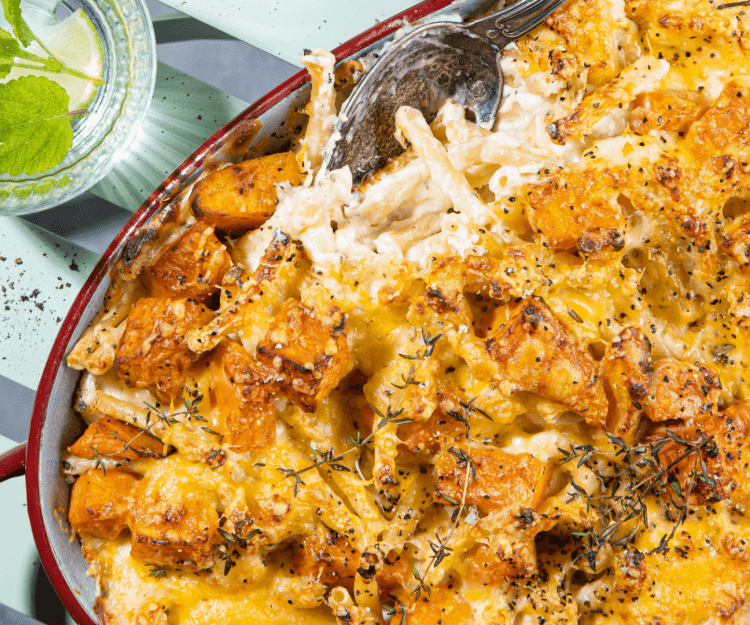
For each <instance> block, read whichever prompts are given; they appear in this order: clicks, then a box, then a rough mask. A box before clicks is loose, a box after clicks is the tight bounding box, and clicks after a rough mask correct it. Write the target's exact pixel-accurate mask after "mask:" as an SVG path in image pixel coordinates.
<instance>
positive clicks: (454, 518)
mask: <svg viewBox="0 0 750 625" xmlns="http://www.w3.org/2000/svg"><path fill="white" fill-rule="evenodd" d="M451 450H453V451H451ZM448 451H450V453H452V454H454V455H455V456H456V457H457V458H458V464H459V466H460V465H461V464H465V465H466V473H465V475H464V487H463V492H462V494H461V502H460V503H459V502H456V504H458V508H456V510H455V511H454V512H453V514H452V515H451V527H450V529H449V530H448V533H447V534H446V535H445V536H444V537H441V536H440V534H439V533H438V532H437V531H435V541H432V540H430V541H428V542H429V545H430V551H431V552H432V554H431V555H430V557H429V558H428V559H427V565H426V566H425V569H424V570H423V571H421V572H420V570H419V569H418V568H417V567H414V569H413V570H412V575H413V576H414V579H415V580H417V585H416V586H415V588H414V590H412V592H411V594H410V595H409V596H410V598H412V599H413V600H414V602H415V603H416V602H417V601H419V598H420V597H421V596H422V593H426V594H427V596H428V597H429V596H430V595H431V594H432V588H431V587H430V585H429V583H428V581H427V576H428V574H429V573H430V571H431V570H433V569H435V568H437V567H438V566H440V563H441V562H442V561H443V560H444V559H445V558H446V556H448V555H449V554H450V553H451V552H452V551H453V548H452V547H450V546H449V543H450V541H451V538H453V535H454V534H455V533H456V530H457V529H458V526H459V524H460V523H461V516H462V515H463V513H464V512H465V510H466V495H467V493H468V492H469V478H470V477H473V479H474V480H476V467H475V466H474V462H473V461H472V460H471V456H469V454H467V453H466V452H464V451H463V450H455V449H453V448H452V447H451V448H449V450H448ZM441 497H443V499H446V497H445V496H443V495H441ZM449 501H450V499H449ZM404 613H405V611H404Z"/></svg>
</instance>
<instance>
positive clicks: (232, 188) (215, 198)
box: [190, 152, 302, 233]
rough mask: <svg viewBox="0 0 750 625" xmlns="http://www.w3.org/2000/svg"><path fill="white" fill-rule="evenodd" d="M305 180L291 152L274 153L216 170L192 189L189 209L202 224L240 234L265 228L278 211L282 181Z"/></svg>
mask: <svg viewBox="0 0 750 625" xmlns="http://www.w3.org/2000/svg"><path fill="white" fill-rule="evenodd" d="M301 181H302V177H301V174H300V171H299V166H298V164H297V158H296V155H295V154H294V153H292V152H282V153H281V154H271V155H269V156H263V157H261V158H254V159H251V160H249V161H243V162H242V163H237V164H236V165H230V166H228V167H224V168H223V169H219V170H218V171H215V172H213V173H211V174H209V175H208V176H206V177H205V178H203V179H202V180H199V181H198V182H197V183H196V185H195V186H194V187H193V191H192V193H191V194H190V206H191V208H192V209H193V214H194V215H195V216H196V218H197V219H198V220H199V221H202V222H203V223H206V224H209V225H211V226H214V227H216V228H219V229H221V230H224V231H225V232H231V233H238V232H242V231H243V230H248V229H249V228H257V227H258V226H260V225H262V224H263V223H264V222H265V221H266V220H267V219H268V218H269V217H270V216H271V215H273V213H274V211H275V210H276V187H274V184H276V183H279V182H289V183H290V184H292V185H294V186H297V185H299V184H300V182H301Z"/></svg>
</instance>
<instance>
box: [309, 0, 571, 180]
mask: <svg viewBox="0 0 750 625" xmlns="http://www.w3.org/2000/svg"><path fill="white" fill-rule="evenodd" d="M562 4H563V0H520V2H517V3H516V4H514V5H513V6H511V7H509V8H507V9H503V10H501V11H498V12H496V13H492V14H491V15H488V16H487V17H483V18H480V19H478V20H475V21H473V22H469V23H467V24H459V23H456V22H432V23H430V24H425V25H424V26H420V27H419V28H416V29H415V30H413V31H411V32H410V33H408V34H407V35H406V36H404V37H402V38H401V39H398V40H397V41H395V42H393V43H392V44H391V46H390V48H388V49H387V50H386V52H385V53H384V54H383V56H381V57H380V58H379V59H378V60H377V62H376V63H375V64H374V65H373V67H372V68H371V69H370V71H369V72H368V73H367V74H366V75H365V77H364V78H363V79H362V81H361V82H360V83H359V84H358V85H357V87H356V88H355V89H354V91H353V92H352V94H351V95H350V96H349V98H348V99H347V101H346V102H345V104H344V107H343V109H342V111H341V115H339V120H338V122H337V125H336V130H337V131H338V132H339V133H340V137H341V138H340V139H339V141H338V142H337V143H336V145H335V146H334V148H333V150H332V151H331V152H330V153H329V154H328V155H327V156H326V158H325V159H324V161H323V168H324V169H326V170H333V169H338V168H340V167H344V166H345V165H349V167H350V168H351V171H352V176H353V179H354V182H355V183H358V182H360V181H361V180H362V179H363V178H364V177H365V176H367V174H369V173H370V172H372V171H375V170H377V169H380V168H381V167H383V166H384V165H385V164H386V163H387V162H388V159H390V158H393V157H395V156H398V155H399V154H401V153H402V152H403V151H404V150H403V148H402V147H401V145H400V144H399V143H398V141H396V139H395V137H394V134H395V131H396V128H395V121H394V120H395V116H396V111H397V110H398V108H399V107H400V106H402V105H408V106H411V107H413V108H416V109H419V110H420V111H422V114H423V115H424V116H425V118H426V119H427V121H428V122H430V121H432V120H433V119H435V115H436V114H437V112H438V109H439V108H440V106H441V104H442V103H443V102H444V101H445V100H447V99H449V98H450V99H453V100H454V101H456V102H459V103H461V104H463V105H464V106H465V107H466V109H467V110H468V116H469V118H471V117H472V116H473V120H472V121H475V122H476V123H478V124H479V125H482V126H485V127H489V126H491V125H492V122H493V120H494V119H495V114H496V113H497V109H498V107H499V106H500V100H501V99H502V93H503V72H502V70H501V69H500V57H499V53H500V51H501V50H502V49H503V48H504V47H505V46H507V45H508V44H509V43H512V42H513V41H515V40H516V39H518V38H519V37H521V36H522V35H525V34H526V33H528V32H529V31H530V30H533V29H534V28H536V27H537V26H539V24H541V23H542V22H543V21H544V19H545V18H546V17H547V16H548V15H549V14H550V13H552V11H554V10H555V9H557V8H558V7H560V6H561V5H562Z"/></svg>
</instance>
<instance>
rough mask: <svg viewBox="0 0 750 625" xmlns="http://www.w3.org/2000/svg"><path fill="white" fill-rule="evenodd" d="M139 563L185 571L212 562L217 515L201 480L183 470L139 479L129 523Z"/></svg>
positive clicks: (217, 524)
mask: <svg viewBox="0 0 750 625" xmlns="http://www.w3.org/2000/svg"><path fill="white" fill-rule="evenodd" d="M128 525H129V526H130V531H131V532H132V534H133V537H132V547H131V551H130V555H131V556H132V557H133V558H135V559H136V560H140V561H142V562H147V563H149V564H158V565H160V566H173V567H178V568H182V569H186V570H191V571H194V570H197V569H205V568H208V567H210V566H211V565H212V564H213V563H214V556H215V547H214V544H216V543H221V542H222V541H221V537H220V536H219V534H218V527H219V515H218V513H217V512H216V508H215V506H214V503H213V500H212V494H211V493H207V492H206V491H205V490H204V489H203V488H202V487H201V484H200V483H199V482H198V481H195V480H194V479H191V476H189V475H185V474H183V473H181V472H179V471H167V472H165V473H159V474H157V475H156V476H154V477H151V476H149V477H146V478H144V479H143V480H141V482H140V484H139V485H138V488H137V489H136V491H135V496H134V499H133V503H132V505H131V507H130V515H129V519H128Z"/></svg>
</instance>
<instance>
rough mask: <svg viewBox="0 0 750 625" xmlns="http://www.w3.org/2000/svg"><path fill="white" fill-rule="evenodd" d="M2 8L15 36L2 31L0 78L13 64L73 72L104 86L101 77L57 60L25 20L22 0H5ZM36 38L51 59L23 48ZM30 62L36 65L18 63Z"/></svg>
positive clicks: (27, 67)
mask: <svg viewBox="0 0 750 625" xmlns="http://www.w3.org/2000/svg"><path fill="white" fill-rule="evenodd" d="M2 3H3V11H4V13H5V19H6V20H7V21H8V23H9V24H10V25H11V27H12V28H13V35H15V39H14V38H13V36H12V35H11V34H10V33H9V32H8V31H5V30H0V78H3V77H4V76H7V75H8V72H9V71H10V70H8V71H5V74H2V71H4V69H3V68H6V67H7V66H8V64H10V65H11V67H20V68H23V69H33V70H37V71H40V70H41V71H45V72H50V73H53V74H70V75H71V76H76V77H77V78H84V79H86V80H90V81H92V82H94V83H96V84H97V85H103V84H104V81H103V80H102V79H101V78H96V77H94V76H87V75H86V74H84V73H83V72H79V71H78V70H77V69H73V68H72V67H68V66H67V65H66V64H65V63H63V62H62V61H61V60H60V59H58V58H57V57H56V56H55V55H54V54H52V52H51V51H50V50H49V49H48V48H47V46H45V45H44V42H43V41H42V40H41V39H39V37H37V36H36V35H35V34H34V33H33V31H32V30H31V28H30V27H29V25H28V24H27V23H26V20H24V19H23V16H22V15H21V0H2ZM34 41H36V42H37V43H38V44H39V45H40V46H41V47H42V49H43V50H44V51H45V52H46V53H47V54H48V55H49V57H48V58H44V57H42V56H39V55H37V54H34V53H32V52H29V51H27V50H23V49H22V48H26V47H28V46H29V45H31V43H32V42H34ZM16 59H21V61H31V63H33V64H29V63H23V62H19V61H18V60H16Z"/></svg>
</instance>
